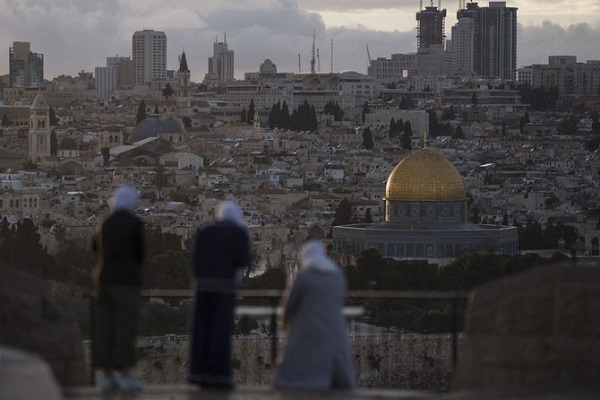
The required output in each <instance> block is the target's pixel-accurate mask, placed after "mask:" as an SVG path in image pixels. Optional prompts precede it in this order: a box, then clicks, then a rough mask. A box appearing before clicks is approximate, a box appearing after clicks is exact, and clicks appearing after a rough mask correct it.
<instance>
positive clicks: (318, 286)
mask: <svg viewBox="0 0 600 400" xmlns="http://www.w3.org/2000/svg"><path fill="white" fill-rule="evenodd" d="M288 292H289V293H288V295H287V296H286V299H285V300H284V310H283V329H284V331H286V332H287V339H286V344H285V347H284V350H283V354H282V358H281V361H280V363H279V365H278V366H277V369H276V371H275V387H276V388H278V389H351V388H354V387H355V377H354V361H353V358H352V355H351V353H350V347H349V344H348V339H347V334H346V321H345V319H344V316H343V312H342V310H343V307H344V299H345V293H346V279H345V277H344V273H343V271H342V270H341V269H340V268H339V267H338V266H337V265H336V264H335V263H334V261H333V260H332V259H331V258H329V257H328V256H327V253H326V250H325V247H324V246H323V244H322V243H321V242H320V241H317V240H311V241H308V242H306V243H305V244H304V245H303V246H302V248H301V250H300V270H299V271H298V274H297V275H296V277H295V279H294V280H293V282H292V284H291V287H288Z"/></svg>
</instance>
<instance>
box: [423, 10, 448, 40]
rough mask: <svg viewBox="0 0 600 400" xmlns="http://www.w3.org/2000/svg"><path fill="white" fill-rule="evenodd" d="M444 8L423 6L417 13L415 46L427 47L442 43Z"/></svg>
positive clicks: (443, 35) (443, 36)
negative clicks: (423, 8)
mask: <svg viewBox="0 0 600 400" xmlns="http://www.w3.org/2000/svg"><path fill="white" fill-rule="evenodd" d="M445 18H446V10H445V9H444V10H441V9H438V7H434V6H431V7H425V10H421V11H419V12H418V13H417V48H418V49H419V50H421V49H428V48H429V47H431V46H432V45H436V44H444V38H445V33H444V32H445V29H444V24H445V22H444V19H445Z"/></svg>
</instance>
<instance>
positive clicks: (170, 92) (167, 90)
mask: <svg viewBox="0 0 600 400" xmlns="http://www.w3.org/2000/svg"><path fill="white" fill-rule="evenodd" d="M162 95H163V96H164V97H165V99H169V98H170V97H171V96H173V88H172V87H171V84H170V83H168V82H167V84H166V85H165V87H164V88H163V89H162Z"/></svg>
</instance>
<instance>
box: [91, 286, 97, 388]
mask: <svg viewBox="0 0 600 400" xmlns="http://www.w3.org/2000/svg"><path fill="white" fill-rule="evenodd" d="M95 336H96V298H95V296H93V295H92V296H90V384H91V385H92V386H94V385H95V384H96V370H95V368H94V367H95V365H96V340H95Z"/></svg>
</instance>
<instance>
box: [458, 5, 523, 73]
mask: <svg viewBox="0 0 600 400" xmlns="http://www.w3.org/2000/svg"><path fill="white" fill-rule="evenodd" d="M457 19H458V23H457V25H456V26H455V27H456V29H454V28H453V35H454V32H455V31H456V33H457V35H460V37H457V40H456V41H455V38H454V36H453V37H452V49H451V50H452V51H453V52H454V58H455V60H456V61H455V62H456V63H457V64H458V65H462V66H461V67H460V68H461V69H463V70H465V69H466V70H468V69H469V68H468V66H466V65H465V63H469V60H468V58H469V57H471V56H472V58H473V60H472V69H473V71H474V73H475V74H476V75H478V76H489V77H496V78H501V79H509V80H514V79H515V78H516V71H517V8H515V7H506V2H505V1H491V2H490V3H489V7H479V5H478V3H468V4H466V7H465V8H461V9H460V10H459V11H458V12H457ZM471 46H472V49H471V48H470V47H471ZM461 57H463V58H462V59H461ZM465 58H466V59H465Z"/></svg>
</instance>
